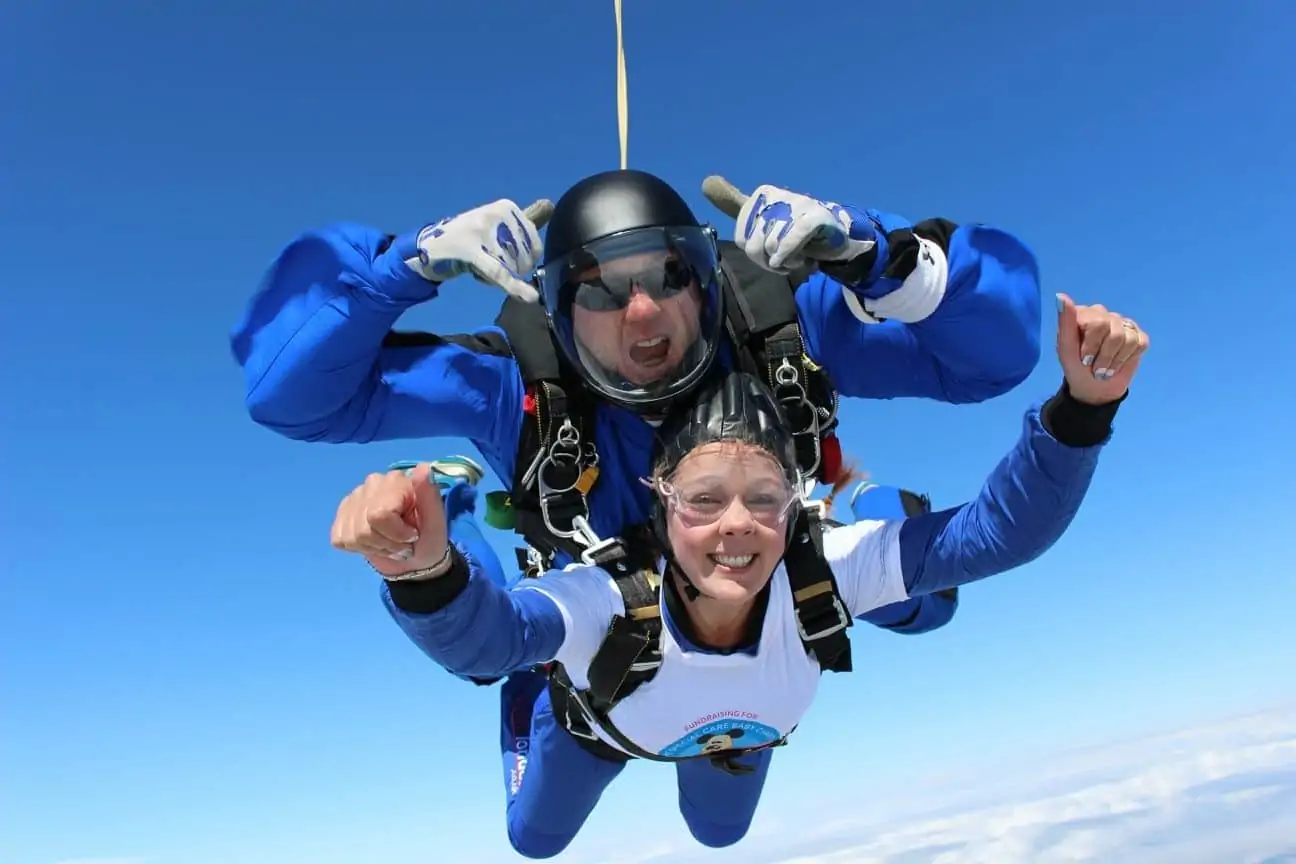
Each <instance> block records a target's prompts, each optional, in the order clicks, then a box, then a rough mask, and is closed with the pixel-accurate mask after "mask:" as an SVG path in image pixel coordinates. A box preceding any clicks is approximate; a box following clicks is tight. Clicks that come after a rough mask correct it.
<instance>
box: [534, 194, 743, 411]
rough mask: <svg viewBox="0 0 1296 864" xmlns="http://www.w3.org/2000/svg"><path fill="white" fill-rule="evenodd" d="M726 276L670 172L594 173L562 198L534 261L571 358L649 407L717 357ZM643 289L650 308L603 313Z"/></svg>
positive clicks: (595, 378) (618, 399)
mask: <svg viewBox="0 0 1296 864" xmlns="http://www.w3.org/2000/svg"><path fill="white" fill-rule="evenodd" d="M721 280H722V276H721V273H720V254H719V249H718V247H717V244H716V234H715V231H714V229H712V228H711V227H710V226H706V225H702V224H700V223H699V222H698V221H697V217H695V216H694V215H693V211H692V210H691V209H689V206H688V204H687V203H686V202H685V201H684V199H683V198H682V197H681V196H680V194H679V193H678V192H676V191H675V190H674V189H672V188H671V187H670V185H668V184H667V183H666V182H665V181H663V180H661V179H660V178H658V177H655V176H653V175H652V174H648V173H647V172H644V171H633V170H626V171H605V172H603V173H600V174H595V175H593V176H591V177H586V178H585V179H584V180H581V181H580V182H579V183H577V184H576V185H575V186H573V187H572V188H571V189H569V190H567V192H566V193H564V194H563V196H562V197H561V198H559V199H558V203H557V204H556V205H554V212H553V216H552V217H551V218H550V219H549V224H548V227H547V228H546V232H545V242H544V260H543V262H542V263H541V265H540V267H539V269H538V270H537V271H536V284H537V287H538V288H539V290H540V295H541V298H542V302H543V303H544V306H545V311H546V313H547V314H548V316H549V324H550V327H551V328H552V330H553V332H554V334H555V335H556V336H557V341H558V344H559V345H560V346H561V348H562V350H563V353H564V354H565V355H566V357H567V359H568V360H569V361H570V362H571V363H572V365H573V366H575V367H576V369H578V370H579V371H580V374H581V375H582V377H583V378H584V379H585V381H586V382H587V383H588V384H589V385H590V387H591V388H592V389H593V390H595V391H596V392H597V393H599V394H600V395H601V396H603V397H604V398H605V399H607V400H608V401H611V402H614V403H617V404H619V405H622V406H624V407H626V408H629V409H631V410H634V411H639V412H643V413H649V414H659V413H664V412H665V410H666V409H667V408H668V407H669V406H670V404H671V403H672V402H673V401H674V400H676V399H677V398H679V397H680V396H681V395H683V394H686V393H688V392H689V391H691V390H692V389H693V388H694V387H696V386H697V384H698V382H699V381H701V380H703V378H704V377H705V376H706V373H707V372H708V370H709V369H710V367H711V364H712V362H713V361H714V360H715V356H716V351H717V349H718V347H719V344H720V339H721V334H722V332H723V328H722V323H723V320H724V291H723V290H722V285H721ZM636 292H642V293H644V294H646V295H647V296H648V297H650V298H652V301H654V302H653V304H651V305H648V306H642V307H638V308H639V309H642V310H644V312H643V316H644V317H643V318H637V319H636V320H635V321H634V322H627V321H626V320H625V317H624V315H614V316H610V317H600V313H604V314H605V315H606V313H615V312H618V311H621V310H624V309H625V308H626V307H627V305H628V304H629V303H630V302H631V300H632V298H633V297H634V295H635V294H636ZM681 295H682V296H681ZM578 319H579V320H578ZM636 335H638V336H641V337H642V338H640V339H639V341H637V342H635V343H633V344H629V345H628V344H627V341H626V340H627V339H630V338H634V337H635V336H636Z"/></svg>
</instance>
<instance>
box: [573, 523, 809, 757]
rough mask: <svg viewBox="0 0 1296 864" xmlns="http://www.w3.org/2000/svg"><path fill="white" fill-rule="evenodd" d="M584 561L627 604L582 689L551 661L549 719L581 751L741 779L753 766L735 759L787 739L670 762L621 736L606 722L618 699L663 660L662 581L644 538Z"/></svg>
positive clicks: (648, 678)
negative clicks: (710, 768)
mask: <svg viewBox="0 0 1296 864" xmlns="http://www.w3.org/2000/svg"><path fill="white" fill-rule="evenodd" d="M590 557H593V558H596V559H597V560H596V561H594V562H593V563H596V564H598V565H599V566H601V567H602V568H603V569H604V570H606V571H607V572H608V573H609V574H611V575H612V578H613V580H614V581H615V582H616V586H617V590H618V591H619V592H620V593H621V597H622V599H623V601H624V603H625V614H624V615H617V616H615V617H614V618H613V619H612V622H611V625H610V626H609V627H608V632H607V634H606V635H605V636H604V637H603V642H602V643H601V644H600V645H599V648H598V651H596V652H595V654H594V658H593V660H592V661H591V662H590V667H589V673H588V675H587V677H588V679H589V687H588V688H586V689H584V690H581V689H578V688H577V687H576V686H575V685H574V684H573V683H572V680H571V677H570V676H569V675H568V674H567V670H566V669H565V668H563V666H562V664H560V663H555V664H554V666H553V669H552V670H551V672H550V677H549V698H550V701H551V703H552V704H553V708H554V716H556V717H557V718H558V719H559V721H560V722H561V723H562V724H563V727H564V728H566V729H567V731H568V732H570V733H571V734H572V736H573V737H575V738H576V740H577V742H578V743H579V744H580V745H581V746H582V747H584V748H585V749H587V750H589V751H590V752H591V753H593V754H594V755H596V756H599V757H601V758H604V759H613V760H621V761H623V760H625V759H627V758H637V759H646V760H648V761H651V762H680V761H686V760H692V759H709V760H710V761H711V763H712V764H713V765H715V766H716V767H717V768H720V769H722V770H724V771H727V772H729V773H733V774H746V773H749V772H751V771H752V770H753V769H752V768H751V767H750V766H748V765H743V764H742V763H740V762H738V761H737V759H736V757H737V756H740V755H742V754H745V753H752V752H755V751H757V750H764V749H768V748H770V747H778V746H782V745H783V744H785V743H786V742H787V737H786V736H784V737H783V738H781V739H779V740H778V741H774V742H770V743H768V744H764V745H761V746H758V747H747V748H742V749H738V748H734V749H730V750H721V751H716V752H708V753H699V754H696V755H692V756H675V757H671V756H661V755H658V754H656V753H652V752H650V751H648V750H645V749H644V748H642V747H640V746H639V745H638V744H636V743H635V742H634V741H632V740H631V739H630V738H628V737H627V736H626V735H625V734H623V733H622V732H621V730H620V729H618V728H617V727H616V724H615V723H613V722H612V721H611V719H610V718H609V716H608V715H609V713H610V712H611V711H612V709H613V708H615V707H616V706H617V704H618V703H620V702H621V700H623V699H625V698H626V697H627V696H629V695H630V694H631V693H633V692H634V691H635V690H636V689H638V688H639V687H641V686H642V685H643V684H645V683H647V682H648V681H651V680H652V679H653V677H654V676H655V675H656V674H657V670H658V668H660V666H661V662H662V658H661V633H662V612H661V608H662V607H661V590H662V586H661V578H660V577H659V576H658V574H657V570H656V556H655V555H654V554H653V553H652V547H651V545H650V544H649V543H647V542H646V541H644V540H640V541H639V542H636V543H625V542H624V541H620V540H618V541H616V542H614V543H612V544H607V545H606V546H605V547H604V548H603V549H601V550H600V551H599V553H598V554H597V555H594V556H590ZM594 723H597V724H598V727H599V729H600V730H602V731H603V732H604V733H605V734H606V735H607V736H608V737H609V738H611V739H612V740H613V741H615V742H616V744H617V746H618V747H620V748H621V750H618V749H617V748H615V747H610V746H608V745H607V744H606V743H605V742H603V741H602V740H601V739H599V737H598V736H597V735H595V734H594V731H593V724H594ZM622 751H624V752H622ZM627 754H628V755H627Z"/></svg>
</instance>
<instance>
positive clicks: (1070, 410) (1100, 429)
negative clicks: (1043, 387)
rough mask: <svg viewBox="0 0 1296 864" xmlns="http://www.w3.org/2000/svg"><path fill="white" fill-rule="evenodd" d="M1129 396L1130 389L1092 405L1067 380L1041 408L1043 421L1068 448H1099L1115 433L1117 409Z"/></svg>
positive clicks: (1048, 429)
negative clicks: (1111, 398)
mask: <svg viewBox="0 0 1296 864" xmlns="http://www.w3.org/2000/svg"><path fill="white" fill-rule="evenodd" d="M1128 396H1129V391H1128V390H1126V391H1125V395H1124V396H1121V398H1119V399H1117V400H1116V401H1115V402H1107V403H1105V404H1102V405H1090V404H1089V403H1087V402H1081V401H1080V400H1078V399H1076V398H1075V397H1074V396H1072V395H1071V388H1070V387H1069V386H1067V382H1066V381H1065V380H1063V381H1062V386H1061V387H1059V388H1058V392H1057V393H1055V394H1053V397H1052V398H1050V399H1049V400H1048V401H1047V402H1045V403H1044V408H1043V409H1042V410H1041V411H1040V422H1041V423H1043V424H1044V428H1045V429H1046V430H1047V431H1048V433H1049V434H1050V435H1052V436H1053V437H1054V438H1055V439H1057V441H1058V443H1059V444H1065V445H1066V446H1068V447H1096V446H1097V445H1099V444H1101V443H1103V442H1104V441H1106V440H1107V436H1109V435H1111V431H1112V421H1113V420H1115V419H1116V411H1117V409H1119V408H1120V404H1121V403H1122V402H1124V401H1125V399H1126V397H1128Z"/></svg>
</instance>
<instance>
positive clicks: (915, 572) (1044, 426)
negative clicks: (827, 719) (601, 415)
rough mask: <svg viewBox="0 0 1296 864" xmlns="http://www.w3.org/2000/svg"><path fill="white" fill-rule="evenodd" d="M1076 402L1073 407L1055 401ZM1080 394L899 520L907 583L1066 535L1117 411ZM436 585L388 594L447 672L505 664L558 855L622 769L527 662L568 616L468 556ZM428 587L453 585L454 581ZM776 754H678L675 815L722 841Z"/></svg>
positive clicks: (518, 757) (518, 802)
mask: <svg viewBox="0 0 1296 864" xmlns="http://www.w3.org/2000/svg"><path fill="white" fill-rule="evenodd" d="M1067 401H1069V406H1068V407H1067V408H1066V410H1064V411H1058V410H1053V407H1054V405H1055V403H1059V402H1067ZM1078 405H1079V403H1075V402H1074V401H1073V400H1069V397H1067V396H1065V394H1059V395H1058V396H1057V397H1054V399H1051V400H1049V402H1048V403H1046V404H1045V405H1044V406H1040V405H1035V406H1032V407H1031V408H1030V409H1029V410H1028V411H1027V412H1026V416H1025V422H1024V424H1023V430H1022V434H1021V437H1020V439H1019V440H1018V442H1017V444H1016V446H1015V447H1014V448H1013V450H1012V451H1011V452H1010V453H1009V454H1008V455H1007V456H1006V457H1005V458H1004V459H1003V460H1002V461H1001V462H1000V463H999V465H998V466H997V467H996V468H995V470H994V472H993V473H992V474H991V475H990V477H989V478H988V480H987V481H986V484H985V486H984V487H983V488H982V490H981V492H980V494H979V495H978V497H977V498H976V499H975V500H973V501H972V502H970V503H968V504H965V505H963V506H960V507H955V508H951V509H948V510H944V511H939V512H935V513H931V512H928V513H924V514H923V515H919V516H915V517H911V518H909V519H906V520H905V521H904V523H903V526H902V527H901V529H900V534H899V555H900V569H901V572H902V574H903V579H904V584H905V589H906V593H907V594H909V595H910V596H911V597H912V596H917V595H923V594H930V593H933V592H936V591H948V590H950V589H953V588H956V587H958V586H959V585H963V584H967V583H969V582H973V581H977V580H979V579H983V578H985V577H987V576H991V575H994V574H997V573H1003V572H1006V571H1008V570H1011V569H1013V568H1015V567H1019V566H1021V565H1023V564H1025V563H1027V562H1029V561H1032V560H1034V559H1035V558H1036V557H1038V556H1039V555H1041V554H1043V552H1045V551H1046V550H1047V549H1048V548H1049V547H1050V546H1052V544H1053V543H1054V542H1055V541H1056V540H1057V539H1058V538H1059V537H1060V536H1061V535H1062V533H1063V532H1064V531H1065V529H1066V527H1067V526H1068V525H1069V524H1070V522H1071V520H1072V518H1073V517H1074V516H1075V514H1076V512H1077V511H1078V509H1079V507H1080V504H1081V502H1082V501H1083V499H1084V496H1085V493H1086V492H1087V490H1088V487H1089V484H1090V481H1091V479H1092V476H1093V472H1094V470H1095V468H1096V467H1097V462H1098V457H1099V454H1100V452H1101V450H1102V448H1103V446H1104V445H1105V444H1106V443H1107V441H1108V440H1109V439H1110V432H1111V426H1110V422H1111V415H1112V414H1114V410H1111V412H1110V414H1107V415H1106V416H1105V417H1103V418H1102V419H1101V422H1094V421H1093V420H1092V416H1093V415H1096V414H1101V413H1102V412H1103V411H1104V409H1102V408H1098V409H1093V408H1090V407H1089V406H1080V407H1077V406H1078ZM1064 415H1069V416H1064ZM1086 416H1087V419H1086ZM1078 417H1079V418H1081V420H1082V422H1077V418H1078ZM428 587H430V583H397V585H394V586H388V585H386V584H384V586H383V596H384V601H385V602H386V604H387V608H388V610H389V612H390V613H391V615H392V617H393V618H394V619H395V621H396V622H397V624H398V625H399V626H400V627H401V629H402V630H403V631H404V632H405V633H406V635H407V636H408V637H409V638H410V639H411V640H412V641H413V642H414V643H415V644H416V645H417V646H418V647H419V648H420V649H421V650H422V651H423V652H424V653H426V654H427V655H428V656H429V657H430V658H432V659H433V660H434V661H436V662H437V663H439V664H441V665H443V666H444V667H445V668H447V669H448V670H450V671H452V672H455V673H456V674H461V675H481V676H493V675H502V674H509V675H510V677H509V680H508V681H507V682H506V683H505V686H504V688H503V689H504V694H505V696H506V699H505V702H504V709H503V717H502V721H503V730H504V731H503V736H502V740H501V745H502V749H503V755H504V778H505V785H506V789H507V793H508V803H507V820H506V821H507V829H508V836H509V840H510V842H511V843H512V845H513V847H514V848H515V849H516V850H517V851H518V852H520V853H521V854H523V855H526V856H528V857H533V858H545V857H552V856H553V855H556V854H558V853H559V852H561V851H562V850H563V849H564V848H566V847H567V845H568V844H569V843H570V842H571V840H572V839H573V838H574V837H575V835H576V833H577V832H578V831H579V829H580V827H581V826H582V825H583V824H584V822H585V820H586V819H587V818H588V816H589V814H590V813H591V812H592V810H593V808H594V806H595V805H596V804H597V802H598V800H599V798H600V796H601V795H602V793H603V790H604V789H605V788H606V787H607V785H608V784H609V783H610V782H611V781H612V780H613V779H614V778H615V777H616V776H617V775H618V774H619V773H620V771H621V770H622V768H623V767H624V762H619V761H610V760H608V759H603V758H600V757H598V756H596V755H594V754H592V753H590V752H589V751H587V750H585V749H583V748H582V747H581V746H580V745H579V744H578V743H577V741H576V739H574V738H573V737H572V736H571V735H570V734H569V733H568V732H567V731H566V730H565V729H563V728H562V727H561V726H560V725H559V724H558V722H557V720H556V719H555V717H554V714H553V710H552V707H551V705H550V701H549V696H548V692H547V690H545V689H544V688H545V681H544V679H543V678H542V677H541V676H540V675H537V674H535V673H533V672H529V671H525V670H528V669H529V668H530V667H532V666H534V665H535V664H540V663H544V662H546V661H548V660H550V659H552V658H553V657H554V656H555V655H556V654H557V652H558V649H559V647H560V646H561V645H562V643H563V640H564V638H565V625H564V623H563V617H562V614H561V612H560V610H559V608H558V607H557V605H556V604H555V603H554V602H553V601H552V600H550V599H549V598H548V597H547V596H545V595H543V594H540V593H539V592H535V591H508V590H505V589H503V588H501V587H500V586H498V585H497V584H495V582H494V581H492V580H491V579H490V578H488V577H486V576H484V575H483V574H482V572H481V570H480V568H479V567H478V566H477V564H476V562H473V561H471V559H469V575H468V576H467V578H466V579H465V584H463V585H462V586H460V587H459V588H457V589H454V588H451V589H449V593H450V596H446V597H445V598H444V599H443V600H439V601H438V602H437V603H436V604H434V606H433V607H431V608H418V606H419V603H422V601H419V603H411V602H410V600H409V596H410V595H408V594H405V593H403V592H406V591H414V592H418V591H422V590H426V589H427V588H428ZM398 589H399V591H398ZM431 590H434V591H435V590H441V591H443V592H446V588H445V586H435V587H431ZM411 606H413V607H415V610H416V611H410V607H411ZM667 609H669V606H667ZM664 619H665V625H666V626H668V627H671V630H672V633H673V635H674V636H675V638H676V639H678V640H680V641H681V645H682V646H683V647H684V649H685V650H695V651H696V650H703V649H701V648H698V647H697V646H693V645H689V644H688V643H687V642H685V641H683V637H682V635H681V634H680V632H679V630H678V628H677V627H676V626H675V625H674V624H673V623H672V622H671V620H670V617H669V615H666V616H664ZM757 647H758V646H755V645H753V646H750V647H749V648H748V650H751V651H755V650H756V649H757ZM799 647H800V646H797V648H798V649H799ZM510 673H511V674H510ZM630 698H633V696H632V697H630ZM773 753H774V751H773V750H762V751H758V752H755V753H752V754H748V755H746V756H743V757H740V759H741V760H742V761H743V763H744V764H746V765H748V766H750V767H751V768H753V769H754V770H753V772H752V773H749V774H742V775H731V774H728V773H725V772H722V771H719V770H717V769H716V768H714V767H712V766H711V765H710V764H709V763H708V762H707V761H706V760H691V761H684V762H679V763H677V764H676V770H677V775H678V787H679V804H680V812H681V814H682V816H683V817H684V820H685V823H686V824H687V826H688V828H689V830H690V832H691V833H692V834H693V836H694V837H695V838H696V839H697V840H698V841H699V842H701V843H703V844H705V845H708V846H714V847H719V846H726V845H730V844H732V843H735V842H737V841H738V840H740V839H741V838H742V837H743V836H744V835H745V833H746V831H747V829H748V827H749V825H750V823H751V820H752V818H753V816H754V814H755V810H756V806H757V804H758V803H759V800H760V795H761V790H762V788H763V785H764V781H765V776H766V773H767V771H768V768H769V764H770V760H771V759H772V756H773Z"/></svg>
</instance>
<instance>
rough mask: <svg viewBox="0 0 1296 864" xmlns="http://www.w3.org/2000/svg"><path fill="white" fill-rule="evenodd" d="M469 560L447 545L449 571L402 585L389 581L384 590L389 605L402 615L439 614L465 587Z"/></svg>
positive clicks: (401, 583)
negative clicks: (448, 550)
mask: <svg viewBox="0 0 1296 864" xmlns="http://www.w3.org/2000/svg"><path fill="white" fill-rule="evenodd" d="M469 575H470V571H469V569H468V559H467V558H465V557H464V556H463V553H461V552H460V551H459V550H458V549H457V548H456V547H455V545H454V544H453V543H452V544H450V569H449V570H447V571H446V572H445V573H444V574H443V575H441V576H436V577H433V578H431V579H410V580H408V581H405V582H388V583H387V591H388V593H390V594H391V598H392V602H393V603H395V604H396V608H397V609H400V610H401V611H402V612H410V613H412V614H415V615H430V614H432V613H433V612H440V611H441V610H442V609H444V608H445V607H447V606H449V605H450V604H451V603H453V602H454V600H455V598H456V597H458V596H459V595H460V594H462V593H463V592H464V589H465V588H467V587H468V577H469Z"/></svg>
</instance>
